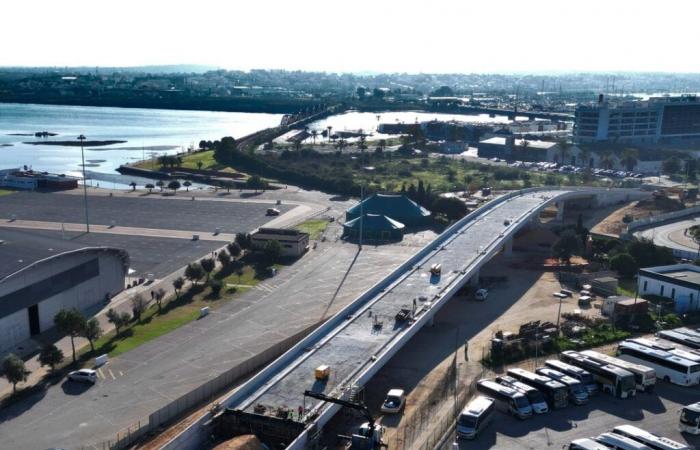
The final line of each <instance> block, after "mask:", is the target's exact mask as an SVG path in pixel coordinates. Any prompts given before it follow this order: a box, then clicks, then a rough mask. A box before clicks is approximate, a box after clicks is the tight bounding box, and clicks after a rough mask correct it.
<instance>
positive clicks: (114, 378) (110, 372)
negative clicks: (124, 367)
mask: <svg viewBox="0 0 700 450" xmlns="http://www.w3.org/2000/svg"><path fill="white" fill-rule="evenodd" d="M107 370H108V371H109V374H110V375H111V376H112V379H113V380H116V379H117V377H115V376H114V374H113V373H112V369H107Z"/></svg>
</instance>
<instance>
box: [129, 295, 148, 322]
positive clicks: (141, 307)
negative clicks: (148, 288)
mask: <svg viewBox="0 0 700 450" xmlns="http://www.w3.org/2000/svg"><path fill="white" fill-rule="evenodd" d="M146 308H148V302H147V301H146V299H145V298H143V295H141V294H136V295H134V296H133V297H131V311H132V313H133V314H134V319H136V321H137V322H139V323H141V315H142V314H143V313H144V311H146Z"/></svg>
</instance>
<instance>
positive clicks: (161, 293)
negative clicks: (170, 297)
mask: <svg viewBox="0 0 700 450" xmlns="http://www.w3.org/2000/svg"><path fill="white" fill-rule="evenodd" d="M164 298H165V289H163V288H158V290H157V291H156V292H155V293H154V294H153V299H154V300H155V301H156V305H157V306H158V312H160V309H161V307H162V305H163V299H164Z"/></svg>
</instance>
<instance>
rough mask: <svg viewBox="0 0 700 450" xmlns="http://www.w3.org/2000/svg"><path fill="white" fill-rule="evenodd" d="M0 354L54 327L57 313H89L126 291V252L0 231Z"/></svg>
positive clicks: (22, 232) (5, 230) (4, 230)
mask: <svg viewBox="0 0 700 450" xmlns="http://www.w3.org/2000/svg"><path fill="white" fill-rule="evenodd" d="M0 261H2V264H0V354H2V353H5V352H9V351H12V350H13V349H14V348H15V347H16V346H17V345H18V344H19V343H21V342H22V341H24V340H26V339H29V338H31V337H32V336H35V335H37V334H39V333H42V332H44V331H46V330H48V329H49V328H52V327H53V326H54V322H53V319H54V316H55V315H56V313H57V312H58V311H60V310H61V309H70V308H77V309H78V310H80V311H82V312H85V313H90V312H91V311H95V310H96V309H97V308H99V307H100V306H101V305H102V304H103V303H104V301H105V300H106V299H109V298H111V297H112V296H114V295H115V294H117V293H118V292H120V291H121V290H122V289H124V284H125V279H126V275H127V272H128V268H129V255H128V254H127V253H126V251H124V250H121V249H117V248H110V247H87V248H86V247H81V246H79V245H76V244H74V243H73V242H71V241H69V240H61V239H53V238H49V237H44V236H40V235H37V234H34V233H32V234H30V233H27V232H24V231H19V230H9V229H0Z"/></svg>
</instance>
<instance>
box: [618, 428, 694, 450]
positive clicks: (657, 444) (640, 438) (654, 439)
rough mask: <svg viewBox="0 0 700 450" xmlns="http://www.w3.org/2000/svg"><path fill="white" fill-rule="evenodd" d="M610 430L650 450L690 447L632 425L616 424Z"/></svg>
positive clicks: (687, 449)
mask: <svg viewBox="0 0 700 450" xmlns="http://www.w3.org/2000/svg"><path fill="white" fill-rule="evenodd" d="M612 432H613V433H615V434H619V435H620V436H625V437H627V438H630V439H632V440H635V441H637V442H641V443H642V444H644V445H646V446H647V447H649V448H651V449H652V450H690V447H688V446H687V445H685V444H681V443H680V442H676V441H674V440H672V439H669V438H666V437H663V436H657V435H655V434H652V433H649V432H648V431H646V430H642V429H641V428H637V427H635V426H633V425H618V426H616V427H615V428H613V430H612Z"/></svg>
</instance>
